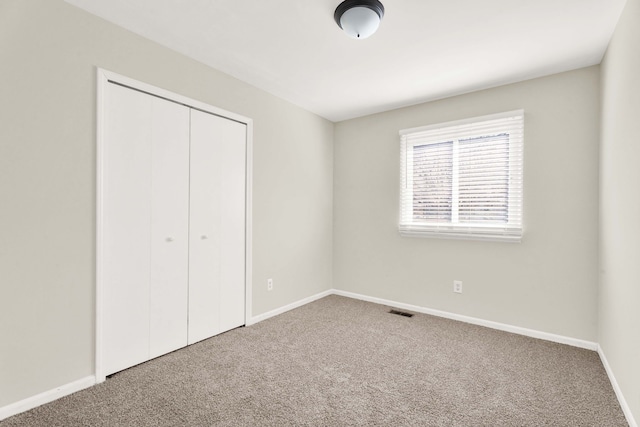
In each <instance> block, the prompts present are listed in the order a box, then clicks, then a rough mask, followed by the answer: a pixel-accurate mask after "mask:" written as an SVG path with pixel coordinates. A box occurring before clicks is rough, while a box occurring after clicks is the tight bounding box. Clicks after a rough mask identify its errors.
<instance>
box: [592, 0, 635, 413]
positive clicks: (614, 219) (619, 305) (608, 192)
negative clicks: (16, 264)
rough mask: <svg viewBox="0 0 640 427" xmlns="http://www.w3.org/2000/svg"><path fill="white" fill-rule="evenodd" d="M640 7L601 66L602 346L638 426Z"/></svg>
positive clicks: (630, 5)
mask: <svg viewBox="0 0 640 427" xmlns="http://www.w3.org/2000/svg"><path fill="white" fill-rule="evenodd" d="M639 47H640V0H628V1H627V5H626V7H625V9H624V12H623V14H622V16H621V18H620V21H619V22H618V27H617V28H616V32H615V34H614V36H613V39H612V41H611V44H610V45H609V49H608V50H607V53H606V55H605V59H604V61H603V63H602V137H601V149H600V325H599V326H600V330H599V342H600V345H601V347H602V349H603V351H604V354H605V355H606V358H607V360H608V362H609V364H610V366H611V369H612V370H613V373H614V375H615V377H616V380H617V381H618V384H619V385H620V388H621V390H622V392H623V394H624V396H625V399H626V401H627V403H628V405H629V407H630V409H631V411H632V412H633V417H634V418H635V419H636V421H640V338H639V335H638V334H639V332H638V331H640V310H639V309H638V302H640V262H639V261H640V259H639V255H640V222H639V221H640V189H639V188H638V187H639V185H640V167H639V166H638V159H640V81H639V78H640V50H639Z"/></svg>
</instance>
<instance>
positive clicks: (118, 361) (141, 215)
mask: <svg viewBox="0 0 640 427" xmlns="http://www.w3.org/2000/svg"><path fill="white" fill-rule="evenodd" d="M105 104H106V108H107V111H106V119H107V120H106V124H105V130H104V131H105V137H106V140H107V141H108V143H107V144H105V146H104V147H103V157H102V159H103V165H104V168H103V169H104V187H103V205H104V207H103V212H104V215H103V216H104V223H103V227H104V228H103V230H104V232H103V234H104V236H103V241H104V244H103V245H102V248H103V268H104V275H103V278H104V281H105V283H104V286H103V312H104V315H103V320H104V321H103V327H102V337H103V348H104V351H103V356H104V369H105V373H106V375H109V374H112V373H114V372H118V371H120V370H122V369H125V368H128V367H130V366H133V365H136V364H138V363H140V362H143V361H145V360H147V358H148V353H149V333H148V330H149V297H148V295H149V270H150V264H151V261H150V259H151V252H150V247H149V242H150V240H151V228H150V223H149V218H150V216H151V126H150V124H151V121H152V119H151V116H152V109H151V98H150V97H149V96H147V95H144V94H142V93H139V92H136V91H133V90H130V89H127V88H123V87H121V86H118V85H114V84H110V85H109V86H108V90H107V93H106V99H105Z"/></svg>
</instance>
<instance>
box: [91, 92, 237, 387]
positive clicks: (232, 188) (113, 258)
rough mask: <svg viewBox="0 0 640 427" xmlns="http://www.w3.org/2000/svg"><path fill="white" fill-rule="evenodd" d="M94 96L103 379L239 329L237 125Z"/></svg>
mask: <svg viewBox="0 0 640 427" xmlns="http://www.w3.org/2000/svg"><path fill="white" fill-rule="evenodd" d="M102 91H103V92H102V98H103V100H102V115H101V117H102V119H101V120H102V123H101V125H100V127H101V132H102V136H101V137H102V143H101V144H100V145H101V148H100V149H99V154H98V155H99V169H100V174H99V187H100V188H99V196H98V197H99V217H100V218H99V221H98V222H99V239H98V240H99V242H98V243H99V244H98V252H99V254H98V256H99V262H98V264H99V282H100V285H99V288H100V292H99V294H100V295H99V307H98V310H99V318H98V319H99V320H98V323H99V329H100V330H99V331H98V336H99V340H100V345H99V346H98V347H99V348H98V352H99V353H100V354H99V355H98V356H99V357H98V360H100V367H99V369H100V370H101V374H103V375H109V374H112V373H114V372H118V371H120V370H122V369H126V368H128V367H131V366H133V365H136V364H138V363H141V362H144V361H146V360H149V359H152V358H154V357H157V356H160V355H162V354H165V353H168V352H171V351H173V350H176V349H179V348H181V347H184V346H186V345H188V344H192V343H195V342H197V341H200V340H202V339H205V338H208V337H211V336H213V335H216V334H219V333H222V332H225V331H227V330H230V329H233V328H236V327H238V326H242V325H244V324H245V254H246V248H245V241H246V239H245V237H246V236H245V232H246V230H245V224H246V222H245V220H246V205H245V200H246V181H247V174H246V158H247V156H246V153H247V151H246V150H247V124H246V123H242V122H239V121H237V120H233V119H229V118H226V117H221V116H219V115H215V114H212V113H210V112H207V111H203V110H202V109H198V108H193V106H190V105H188V104H185V103H183V102H175V101H174V100H169V99H166V98H165V97H160V96H156V95H153V94H150V93H146V92H145V91H141V90H137V89H134V88H131V87H127V86H126V85H122V84H120V83H116V82H112V81H108V82H106V83H105V84H103V88H102ZM97 370H98V368H97ZM100 376H101V375H98V380H99V379H100Z"/></svg>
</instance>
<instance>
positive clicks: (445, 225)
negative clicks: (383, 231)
mask: <svg viewBox="0 0 640 427" xmlns="http://www.w3.org/2000/svg"><path fill="white" fill-rule="evenodd" d="M494 128H496V129H503V130H505V131H506V132H507V133H508V134H509V140H508V144H509V154H508V168H507V174H508V176H507V182H508V187H507V188H508V199H507V212H508V213H507V222H506V223H494V224H486V223H484V224H483V223H477V222H476V223H473V222H465V223H460V222H458V213H459V207H458V204H457V201H458V197H457V196H458V195H459V193H460V192H459V188H458V180H459V177H460V175H459V171H458V166H459V161H458V160H459V150H458V149H457V148H458V145H459V143H460V141H461V140H465V139H469V138H477V137H489V136H491V135H492V133H494V132H495V131H494ZM399 134H400V195H399V196H400V197H399V199H400V200H399V202H400V203H399V208H400V209H399V218H398V230H399V233H400V235H402V236H409V237H427V238H446V239H469V240H493V241H507V242H520V241H521V240H522V236H523V232H524V227H523V216H524V215H523V207H524V206H523V187H524V182H523V181H524V179H523V178H524V161H523V151H524V110H514V111H508V112H504V113H498V114H491V115H486V116H480V117H473V118H468V119H463V120H456V121H451V122H446V123H439V124H434V125H429V126H421V127H417V128H410V129H403V130H401V131H400V132H399ZM446 142H452V161H451V162H452V164H451V170H452V184H451V185H452V195H451V212H450V216H451V220H450V221H449V222H429V221H417V220H415V219H414V206H415V201H414V199H413V191H414V190H413V176H414V174H413V172H414V169H413V168H414V164H413V151H412V150H411V149H410V148H411V147H416V146H422V145H428V144H434V145H435V144H442V143H446Z"/></svg>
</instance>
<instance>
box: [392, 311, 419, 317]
mask: <svg viewBox="0 0 640 427" xmlns="http://www.w3.org/2000/svg"><path fill="white" fill-rule="evenodd" d="M389 313H391V314H397V315H398V316H404V317H413V314H411V313H407V312H406V311H398V310H389Z"/></svg>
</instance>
